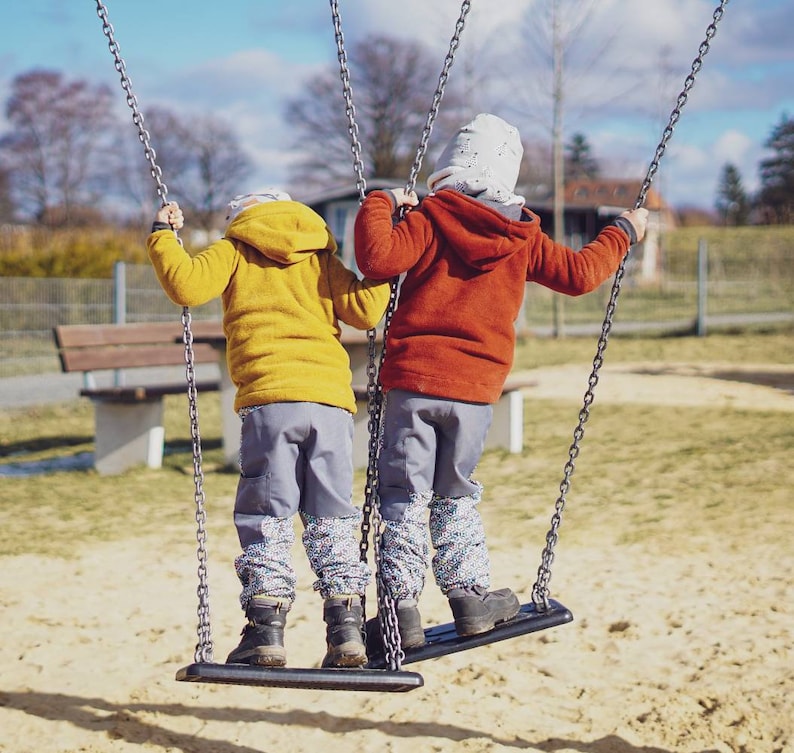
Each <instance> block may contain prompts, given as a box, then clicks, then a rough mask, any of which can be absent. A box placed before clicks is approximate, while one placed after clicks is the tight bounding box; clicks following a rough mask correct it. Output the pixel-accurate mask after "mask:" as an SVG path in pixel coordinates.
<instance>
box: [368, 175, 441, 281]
mask: <svg viewBox="0 0 794 753" xmlns="http://www.w3.org/2000/svg"><path fill="white" fill-rule="evenodd" d="M418 203H419V199H418V198H417V196H416V194H415V193H414V192H413V191H412V192H411V193H406V192H405V190H404V189H400V188H395V189H392V190H391V191H373V192H372V193H371V194H369V196H367V198H366V199H364V202H363V204H362V205H361V208H360V209H359V211H358V215H357V216H356V226H355V250H356V263H357V264H358V268H359V269H360V270H361V271H362V273H363V274H365V275H366V276H367V277H371V278H372V279H374V280H387V279H389V278H392V277H397V276H398V275H400V274H402V273H403V272H405V271H406V270H408V269H410V268H411V267H412V266H413V265H414V264H416V262H417V260H418V259H419V257H420V256H421V255H422V254H423V253H424V251H425V249H426V248H427V245H428V242H429V238H428V237H427V233H428V232H429V224H428V223H427V222H426V221H425V220H424V218H423V216H422V213H421V212H412V213H410V214H408V215H407V216H406V218H405V219H404V220H403V221H402V222H398V223H397V224H396V225H395V224H394V219H393V215H395V214H397V213H398V210H399V208H400V207H401V206H407V207H413V206H416V205H417V204H418Z"/></svg>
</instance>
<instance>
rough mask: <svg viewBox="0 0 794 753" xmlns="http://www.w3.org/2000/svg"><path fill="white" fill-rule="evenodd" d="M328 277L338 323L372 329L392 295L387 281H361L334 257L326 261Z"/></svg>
mask: <svg viewBox="0 0 794 753" xmlns="http://www.w3.org/2000/svg"><path fill="white" fill-rule="evenodd" d="M328 274H329V278H330V285H331V291H332V296H333V304H334V312H335V313H336V315H337V316H338V317H339V319H340V320H341V321H343V322H344V323H345V324H349V325H350V326H351V327H355V328H356V329H371V328H372V327H374V326H375V325H376V324H377V323H378V322H379V321H380V320H381V319H382V318H383V315H384V314H385V313H386V305H387V304H388V303H389V295H390V293H391V283H390V282H389V281H388V280H386V281H383V282H379V281H376V280H371V279H369V278H366V277H365V278H364V279H363V280H360V279H359V278H358V277H357V276H356V274H355V273H354V272H352V271H351V270H349V269H348V268H347V267H346V266H345V265H344V264H342V262H341V261H340V260H339V258H338V257H337V256H333V255H332V256H330V258H329V269H328Z"/></svg>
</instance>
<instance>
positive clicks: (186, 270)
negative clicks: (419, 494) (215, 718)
mask: <svg viewBox="0 0 794 753" xmlns="http://www.w3.org/2000/svg"><path fill="white" fill-rule="evenodd" d="M226 219H227V221H228V225H227V227H226V231H225V235H224V237H223V238H222V239H220V240H218V241H216V242H215V243H213V244H212V245H210V246H209V247H208V248H206V249H205V250H203V251H201V252H200V253H199V254H197V255H196V256H191V255H189V254H188V253H187V252H186V251H185V249H184V248H183V247H182V245H181V244H180V242H179V239H178V238H177V237H176V235H175V233H174V232H173V231H174V230H179V229H180V228H181V227H182V226H183V224H184V217H183V215H182V211H181V209H180V208H179V206H178V205H177V204H176V203H175V202H171V203H169V204H167V205H165V206H163V207H161V208H160V210H159V211H158V212H157V214H156V216H155V220H154V224H153V226H152V234H151V235H150V236H149V238H148V242H147V246H148V250H149V258H150V259H151V262H152V264H153V265H154V269H155V271H156V273H157V277H158V279H159V281H160V284H161V285H162V287H163V289H164V290H165V292H166V294H167V295H168V296H169V298H170V299H171V300H172V301H174V303H176V304H178V305H180V306H198V305H201V304H203V303H206V302H207V301H209V300H211V299H213V298H217V297H220V298H221V299H222V303H223V329H224V333H225V335H226V339H227V351H226V352H227V361H228V367H229V373H230V375H231V378H232V381H233V382H234V384H235V385H236V388H237V392H236V398H235V404H234V409H235V411H237V412H238V414H239V416H240V418H241V420H242V430H241V444H240V480H239V483H238V487H237V496H236V500H235V506H234V522H235V526H236V528H237V534H238V537H239V540H240V545H241V547H242V553H241V554H240V555H239V556H238V557H237V558H236V559H235V569H236V572H237V575H238V577H239V579H240V582H241V584H242V593H241V596H240V603H241V605H242V608H243V610H244V611H245V614H246V617H247V620H248V621H247V624H246V625H245V627H244V629H243V633H242V636H243V637H242V640H241V641H240V644H239V645H238V646H237V648H235V649H234V650H233V651H232V652H231V653H230V654H229V657H228V659H227V663H234V664H256V665H261V666H270V667H280V666H284V665H285V664H286V651H285V648H284V627H285V624H286V614H287V612H288V611H289V609H290V607H291V606H292V603H293V602H294V600H295V586H296V576H295V572H294V570H293V567H292V563H291V557H290V549H291V547H292V543H293V540H294V528H293V518H294V516H295V515H296V514H297V513H300V516H301V520H302V522H303V526H304V530H303V537H302V540H303V545H304V548H305V550H306V554H307V557H308V559H309V563H310V565H311V567H312V570H313V572H314V573H315V575H316V576H317V580H316V582H315V583H314V589H315V590H316V591H319V593H320V595H321V596H322V598H323V599H324V606H323V618H324V621H325V623H326V638H327V641H326V642H327V651H326V655H325V658H324V660H323V666H344V667H350V666H363V665H364V664H365V663H366V661H367V657H366V652H365V648H364V644H363V641H362V637H361V623H362V611H363V610H362V604H361V597H362V596H363V594H364V592H365V590H366V587H367V584H368V583H369V580H370V577H371V573H370V570H369V568H368V566H367V564H366V562H362V561H361V559H360V550H359V543H358V537H357V531H358V526H359V523H360V519H361V512H360V510H359V509H358V508H357V507H355V506H354V505H353V504H352V501H351V500H352V489H353V459H352V458H353V449H352V448H353V413H355V410H356V401H355V397H354V395H353V390H352V387H351V379H352V377H351V372H350V362H349V358H348V355H347V352H346V351H345V349H344V347H343V346H342V344H341V341H340V322H344V323H345V324H348V325H350V326H352V327H355V328H357V329H369V328H371V327H374V326H375V325H376V324H377V322H378V321H379V320H380V319H381V317H382V316H383V314H384V311H385V309H386V304H387V303H388V298H389V291H390V285H389V283H388V282H374V281H372V280H368V279H363V280H361V279H359V278H358V277H357V276H356V275H355V274H354V273H353V272H352V271H351V270H349V269H347V268H346V267H345V266H344V265H343V264H342V262H341V261H340V259H339V257H338V256H336V254H335V251H336V248H337V246H336V242H335V240H334V237H333V235H332V234H331V232H330V230H329V229H328V227H327V225H326V223H325V221H324V220H323V218H322V217H320V216H319V215H318V214H317V213H316V212H314V211H313V210H312V209H310V208H309V207H307V206H306V205H304V204H301V203H299V202H295V201H292V199H291V197H290V196H289V195H288V194H285V193H283V192H281V191H277V190H275V189H268V190H265V191H263V192H261V193H257V194H244V195H241V196H236V197H235V198H234V199H232V201H231V202H230V203H229V206H228V212H227V218H226Z"/></svg>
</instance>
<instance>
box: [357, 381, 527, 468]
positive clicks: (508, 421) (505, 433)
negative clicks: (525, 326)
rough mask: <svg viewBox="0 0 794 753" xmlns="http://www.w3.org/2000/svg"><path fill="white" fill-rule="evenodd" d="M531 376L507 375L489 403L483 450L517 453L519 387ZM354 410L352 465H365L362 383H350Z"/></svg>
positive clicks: (521, 400)
mask: <svg viewBox="0 0 794 753" xmlns="http://www.w3.org/2000/svg"><path fill="white" fill-rule="evenodd" d="M533 384H534V382H533V381H532V380H531V379H519V378H516V377H508V379H507V380H506V381H505V384H504V387H503V388H502V396H501V397H500V398H499V400H498V402H496V403H495V404H494V406H493V421H491V428H490V429H489V430H488V436H487V437H486V439H485V449H486V450H490V449H498V448H501V449H505V450H507V451H508V452H510V453H520V452H521V451H522V449H523V448H524V396H523V394H522V392H521V390H522V389H523V388H524V387H531V386H532V385H533ZM353 393H354V394H355V396H356V405H357V407H358V412H357V413H356V415H355V416H353V423H354V426H355V429H354V434H353V465H354V467H355V468H366V467H367V463H368V462H369V412H368V410H367V406H368V398H367V387H366V385H353Z"/></svg>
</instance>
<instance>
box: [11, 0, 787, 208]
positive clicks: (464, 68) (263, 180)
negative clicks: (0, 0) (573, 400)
mask: <svg viewBox="0 0 794 753" xmlns="http://www.w3.org/2000/svg"><path fill="white" fill-rule="evenodd" d="M338 5H339V8H340V11H341V17H342V28H343V30H344V37H345V41H346V43H347V44H348V46H350V45H352V44H354V43H355V41H356V40H360V39H364V38H366V37H367V36H369V35H372V34H388V35H390V36H395V37H399V38H401V39H405V40H407V41H418V42H421V43H423V44H425V45H426V46H427V48H428V49H429V51H430V52H431V53H437V55H438V61H439V65H438V70H439V72H440V71H441V67H442V64H443V61H444V56H445V55H446V53H447V50H448V48H449V42H450V37H451V35H452V32H453V29H454V27H455V22H456V20H457V19H458V16H459V14H460V10H461V3H460V1H459V0H432V1H431V2H428V0H401V2H399V3H395V2H393V0H388V1H387V0H338ZM549 6H550V3H549V2H548V0H499V1H498V2H497V1H496V0H471V10H470V12H469V14H468V16H467V18H466V23H465V28H464V30H463V34H462V38H461V42H460V46H459V48H458V52H457V58H456V60H455V63H454V65H453V67H452V69H451V72H450V80H451V81H453V80H454V79H455V77H456V76H457V77H459V79H460V81H457V82H456V83H457V84H459V85H461V86H463V87H464V88H466V89H467V90H468V91H470V92H471V94H470V97H469V100H470V102H471V107H472V110H473V112H472V113H471V114H472V116H473V115H474V114H476V112H479V111H486V110H487V111H490V112H494V113H495V114H497V115H501V116H502V117H503V118H505V119H506V120H508V121H510V122H511V123H513V124H514V125H516V126H517V127H518V128H519V130H520V132H521V134H522V136H523V137H524V140H525V141H526V140H528V139H537V140H539V142H543V141H544V140H546V141H548V134H549V129H550V125H549V124H550V122H551V104H550V100H549V97H548V91H549V86H548V81H549V63H548V60H547V59H544V51H545V50H546V49H547V48H546V47H544V44H543V39H544V38H545V34H544V29H543V24H544V19H547V18H548V8H549ZM561 6H562V9H563V13H562V16H561V27H562V29H563V33H564V34H565V35H566V39H568V40H569V42H570V43H569V46H568V47H567V48H566V84H565V88H564V102H565V105H564V120H563V127H564V135H565V138H566V139H569V138H570V136H571V135H572V134H574V133H581V134H583V135H584V136H585V137H586V139H587V141H588V142H589V144H590V146H591V149H592V153H593V156H595V157H596V159H598V160H599V162H600V163H601V166H602V174H603V175H604V176H605V177H615V178H634V179H639V180H641V179H642V178H643V177H644V176H645V175H646V173H647V171H648V167H649V165H650V163H651V160H652V158H653V156H654V153H655V151H656V147H657V144H658V143H659V141H660V139H661V137H662V134H663V132H664V128H665V126H666V124H667V123H668V119H669V116H670V113H671V112H672V110H673V108H674V107H675V106H676V101H677V98H678V95H679V93H680V92H681V90H682V89H683V87H684V82H685V79H686V77H687V75H688V74H690V72H691V67H692V63H693V61H694V59H695V57H696V56H697V55H698V51H699V48H700V45H701V43H702V42H703V41H704V40H705V39H706V30H707V27H708V26H709V24H711V23H712V21H713V20H714V13H715V10H716V9H717V8H719V7H720V2H719V0H654V1H653V2H647V0H561ZM104 7H105V8H106V10H107V15H108V18H109V20H110V22H111V24H112V25H113V29H114V35H115V38H116V41H117V43H118V45H119V49H120V53H121V56H122V58H123V59H124V61H125V65H126V69H127V73H128V74H129V76H130V79H131V81H132V88H133V91H134V93H135V94H136V96H137V98H138V103H139V107H140V109H141V111H142V112H143V114H144V118H145V114H146V110H147V107H151V106H154V105H157V106H166V107H168V108H169V109H171V110H174V111H176V112H179V113H183V114H185V115H186V116H188V117H189V116H190V115H191V114H193V113H195V114H201V115H203V114H207V113H214V114H216V115H218V116H221V117H223V118H225V119H226V120H227V121H228V122H229V123H230V124H232V126H233V128H234V130H235V132H236V133H237V135H238V137H239V138H240V141H241V145H242V146H243V148H244V149H245V150H246V151H247V153H248V154H249V155H250V156H251V158H252V159H253V161H254V164H255V166H256V170H255V173H254V174H253V175H252V176H251V178H250V179H249V181H248V183H249V185H245V186H241V192H246V191H249V190H251V191H253V190H257V189H259V188H262V187H264V186H273V185H284V183H285V181H286V178H287V175H288V170H289V165H290V162H292V161H294V159H295V156H296V149H297V147H296V145H295V132H294V129H293V128H291V127H290V124H289V123H288V122H287V121H286V118H285V114H284V111H285V103H286V102H287V101H288V100H289V99H290V98H292V97H295V96H296V95H297V94H299V93H300V92H301V91H302V89H303V87H304V85H305V82H306V81H307V80H308V79H309V78H310V77H311V76H313V75H316V74H317V73H318V72H320V71H322V70H325V69H327V68H328V67H329V66H330V67H334V66H337V55H336V42H335V38H334V29H333V25H332V18H331V4H330V2H328V1H327V0H289V2H286V1H285V0H226V2H225V3H219V2H210V1H209V0H169V2H166V3H164V2H162V0H107V2H105V3H104ZM792 29H794V2H792V0H764V2H741V1H740V0H730V1H729V2H727V4H726V5H725V6H724V14H723V16H722V18H721V19H720V20H719V23H718V24H717V32H716V34H715V36H714V37H713V39H711V42H710V46H709V50H708V52H707V54H706V55H705V57H704V58H703V65H702V68H701V69H700V70H699V71H698V72H697V76H696V81H695V84H694V86H693V87H692V88H691V90H690V92H689V94H688V97H687V99H686V103H685V105H684V107H683V108H682V109H681V114H680V117H679V118H678V121H677V123H676V124H675V128H674V132H673V136H672V138H671V139H670V140H669V142H668V145H667V148H666V150H665V153H664V155H663V157H662V162H661V166H660V169H659V172H658V173H657V174H656V176H655V177H654V184H653V186H654V188H656V189H657V190H658V191H660V192H661V193H662V195H663V196H664V198H665V199H666V200H667V201H668V203H670V204H672V205H673V206H676V207H684V206H689V207H700V208H703V209H712V208H713V206H714V202H715V198H716V192H717V187H718V184H719V177H720V174H721V172H722V170H723V168H724V166H725V165H726V164H727V163H731V164H733V165H735V166H736V167H737V168H738V169H739V173H740V175H741V178H742V181H743V185H744V187H745V189H746V190H747V191H748V192H749V193H752V192H753V191H755V190H756V189H757V188H758V164H759V161H760V160H761V159H763V158H764V157H765V156H768V154H769V152H768V151H767V150H766V149H765V148H764V142H765V141H766V140H767V139H768V138H769V136H770V135H771V132H772V130H773V129H774V127H775V126H776V125H777V124H779V123H780V122H781V119H782V118H783V117H784V116H794V46H792V44H791V39H792V36H791V34H792V32H791V30H792ZM33 69H48V70H57V71H60V72H61V73H62V74H63V75H64V76H65V77H67V78H68V79H78V78H79V79H84V80H88V81H90V82H92V83H106V84H107V85H109V86H110V87H112V89H113V90H115V91H116V92H117V94H118V98H119V99H118V102H119V104H118V107H119V112H120V113H121V114H123V113H129V110H128V109H126V104H125V95H124V93H123V91H122V88H121V86H120V80H119V75H118V73H117V72H116V71H115V68H114V61H113V57H112V55H111V53H110V51H109V50H108V45H107V40H106V38H105V36H104V35H103V32H102V24H101V21H100V18H99V16H98V14H97V5H96V2H90V1H89V0H25V2H13V3H6V4H5V5H4V8H3V11H2V25H1V26H0V103H5V101H6V100H7V98H8V96H9V92H10V85H11V82H12V81H13V79H14V77H15V76H17V75H19V74H20V73H24V72H28V71H30V70H33ZM355 76H356V72H355V70H354V69H352V68H351V80H352V83H353V91H354V95H355ZM435 83H436V81H435V80H433V81H430V82H428V105H429V104H430V100H431V98H432V94H433V89H434V88H435ZM340 107H344V101H343V99H342V94H341V84H340ZM442 107H443V101H442ZM6 128H7V123H6V121H5V120H4V119H3V117H2V115H1V114H0V132H4V131H5V130H6ZM130 128H131V129H132V130H134V126H133V125H132V120H131V118H130ZM436 135H437V134H436V133H435V132H434V134H433V135H432V136H431V151H432V147H437V149H440V147H441V146H443V143H439V144H434V137H435V136H436ZM420 136H421V134H420V133H418V134H417V144H418V142H419V138H420ZM153 146H154V147H155V149H156V146H157V145H156V144H154V145H153ZM141 159H142V160H143V159H144V157H143V151H142V150H141ZM166 179H167V176H166ZM354 180H355V178H354V174H353V168H352V159H351V183H352V184H354Z"/></svg>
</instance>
